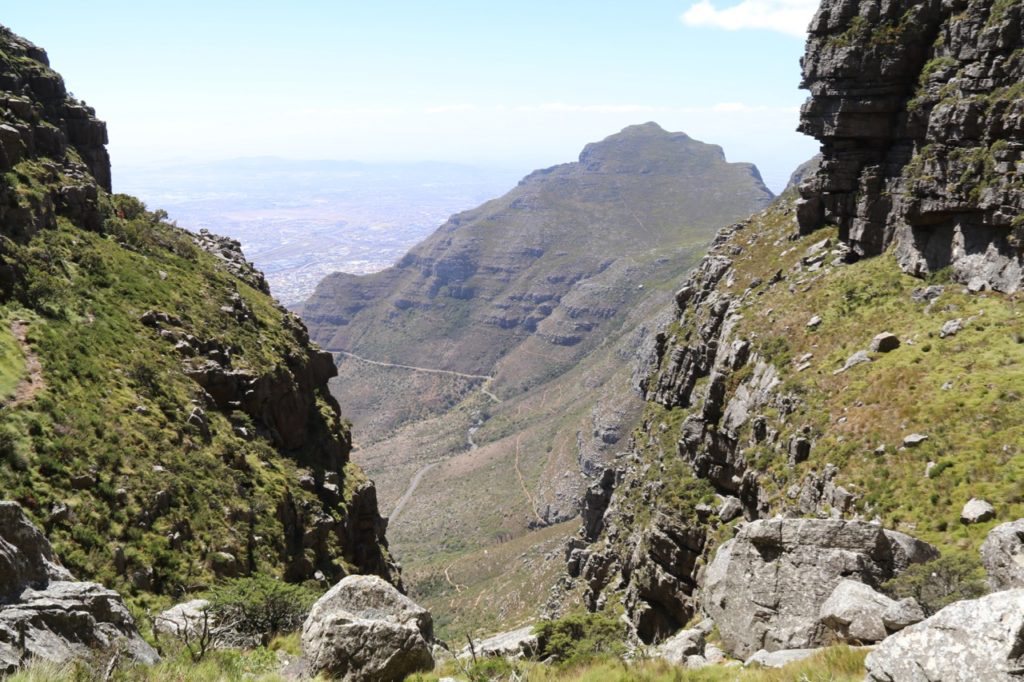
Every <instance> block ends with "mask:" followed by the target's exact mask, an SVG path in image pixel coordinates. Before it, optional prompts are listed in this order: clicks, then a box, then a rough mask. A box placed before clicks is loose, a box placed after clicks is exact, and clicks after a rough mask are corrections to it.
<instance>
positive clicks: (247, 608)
mask: <svg viewBox="0 0 1024 682" xmlns="http://www.w3.org/2000/svg"><path fill="white" fill-rule="evenodd" d="M320 595H321V592H320V590H318V589H312V588H308V587H304V586H302V585H295V584H292V583H286V582H282V581H280V580H276V579H274V578H271V577H269V576H266V575H256V576H252V577H246V578H235V579H232V580H227V581H225V582H223V583H221V584H219V585H217V586H216V587H214V588H213V590H211V591H210V594H209V596H208V599H209V602H210V609H209V610H210V614H211V616H213V618H214V619H215V621H216V622H218V623H230V624H231V627H232V629H234V630H236V631H237V632H239V633H240V634H243V635H252V636H255V637H257V638H264V639H266V640H267V641H269V640H270V639H271V638H273V637H275V636H277V635H281V634H285V633H289V632H293V631H295V630H297V629H298V628H299V627H301V625H302V623H303V621H304V620H305V619H306V616H307V615H308V614H309V609H310V608H311V607H312V606H313V603H314V602H316V600H317V599H319V598H320Z"/></svg>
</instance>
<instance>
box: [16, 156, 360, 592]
mask: <svg viewBox="0 0 1024 682" xmlns="http://www.w3.org/2000/svg"><path fill="white" fill-rule="evenodd" d="M37 166H38V164H37V163H36V162H24V163H23V164H19V166H18V167H17V169H16V172H15V173H13V174H8V175H9V176H11V175H13V176H14V181H15V182H16V184H15V187H16V189H18V190H19V191H24V192H27V193H32V192H36V191H41V190H40V188H39V186H38V184H39V183H40V182H42V181H43V180H41V179H40V178H41V175H40V173H41V172H42V171H40V170H39V168H38V167H37ZM47 172H49V171H47ZM44 179H45V178H44ZM49 180H50V181H53V180H54V179H53V178H49ZM102 202H103V210H104V213H105V215H106V218H105V223H104V230H103V232H94V231H86V230H82V229H79V228H78V227H76V226H75V225H73V224H71V223H70V222H69V221H67V220H65V219H63V218H59V219H58V220H57V224H56V227H55V228H53V229H45V230H40V231H38V232H37V233H36V234H35V235H34V236H32V237H31V239H29V240H27V241H25V242H16V241H13V240H11V239H4V251H5V259H6V261H7V262H8V263H16V264H17V265H18V267H19V268H20V271H21V272H23V273H24V277H23V279H22V280H21V281H20V282H19V283H18V286H17V287H16V288H15V289H14V290H13V291H12V292H11V293H12V298H10V300H8V301H7V302H6V303H4V304H2V305H0V320H2V323H0V387H2V390H3V391H4V392H5V393H7V394H8V395H9V394H10V391H11V390H12V387H13V386H15V385H16V384H17V383H18V382H19V381H21V380H22V379H23V378H24V374H25V357H26V355H27V354H31V355H32V356H33V357H34V358H36V359H37V360H38V363H39V366H40V369H41V381H40V382H39V385H38V386H36V388H37V391H36V392H35V394H34V395H32V396H31V398H32V399H31V400H25V401H23V402H21V403H19V404H17V405H13V406H11V407H10V409H8V410H6V411H5V414H4V420H3V424H2V425H0V460H2V462H0V485H2V486H3V488H4V490H5V497H6V498H8V499H14V500H17V501H18V502H20V503H21V504H22V505H23V506H24V507H25V508H26V510H27V511H28V512H29V514H30V515H32V516H33V517H34V518H35V520H36V521H37V522H38V523H39V524H40V526H43V527H45V528H46V529H47V531H48V534H49V536H50V538H51V540H52V542H53V543H54V546H55V548H56V550H57V553H58V555H59V556H60V557H61V560H62V561H63V563H64V564H65V565H66V566H67V567H68V568H69V569H70V570H71V571H72V572H73V573H74V574H75V575H77V576H80V577H82V578H89V579H93V580H97V581H99V582H103V583H104V584H107V585H109V586H111V587H114V588H115V589H118V590H119V591H121V592H122V593H124V594H126V595H128V596H129V597H130V598H133V599H134V601H135V602H136V603H138V604H140V605H142V606H147V607H149V606H154V607H156V606H160V605H166V604H167V603H168V602H169V601H170V600H171V599H173V598H177V597H179V596H180V595H181V594H183V593H186V592H189V591H195V590H197V589H202V588H203V587H204V586H205V585H209V584H211V582H212V579H213V577H214V576H213V574H212V573H211V563H210V559H211V557H212V556H213V554H214V553H215V552H230V553H231V554H233V555H234V556H235V557H237V558H238V560H239V561H240V562H243V565H245V566H248V567H251V569H252V570H254V571H255V572H257V573H266V574H279V573H280V571H281V566H280V557H281V543H282V542H283V530H282V527H281V522H280V520H278V518H277V517H276V515H275V513H274V512H275V510H276V508H277V505H278V504H279V502H280V500H281V499H282V497H283V496H284V495H285V492H286V491H290V492H291V494H292V495H293V496H295V497H297V498H299V499H302V498H306V499H308V500H309V501H310V502H313V503H316V498H315V497H314V496H313V495H312V494H310V493H306V492H305V491H301V490H298V489H297V486H295V485H294V483H293V482H294V481H296V480H297V479H298V476H299V471H300V468H301V467H303V466H310V467H315V466H320V465H321V462H322V461H323V459H322V454H321V450H320V448H322V447H323V446H324V444H325V443H329V442H332V441H333V442H336V443H337V444H338V447H339V448H340V449H342V451H343V448H344V447H345V445H344V439H345V438H346V437H347V436H346V435H345V434H344V433H343V432H342V431H341V430H340V425H339V424H338V423H337V420H336V418H335V417H334V416H333V413H332V412H331V411H330V408H329V407H328V404H327V399H328V397H327V395H326V393H324V394H322V395H320V396H318V406H317V411H316V414H314V415H311V420H310V438H309V439H308V440H309V443H310V444H309V445H308V446H304V448H302V449H299V450H296V451H294V452H290V453H287V455H286V456H282V455H283V453H282V452H281V450H280V449H279V448H278V447H277V446H276V445H274V443H273V442H272V440H271V438H270V437H269V435H268V434H260V433H257V434H256V437H252V435H250V434H252V433H253V431H255V429H254V428H253V423H252V421H251V420H250V419H249V418H248V417H247V416H246V415H244V414H242V413H241V412H235V413H231V414H227V413H222V412H219V411H217V410H216V409H212V408H211V407H210V406H209V405H208V404H207V405H206V421H207V425H208V427H209V433H208V434H207V433H206V432H205V431H204V429H202V428H200V426H198V425H195V424H191V423H187V422H188V419H189V416H190V414H191V413H192V411H193V410H194V409H195V407H196V405H203V404H205V403H206V401H205V399H204V397H203V396H202V391H201V389H200V388H199V386H198V385H197V384H196V383H195V382H194V381H193V380H192V379H190V378H189V377H188V376H186V375H185V373H184V372H183V367H182V359H181V357H180V356H179V355H178V354H177V353H176V352H175V351H174V350H173V345H174V344H173V341H168V340H166V339H164V338H162V337H161V336H160V335H159V334H158V333H157V331H156V330H154V329H152V328H149V327H146V326H145V325H143V323H142V322H141V321H140V317H141V316H142V314H143V313H145V312H146V311H147V310H158V311H163V312H167V313H169V314H171V315H174V316H176V317H178V318H180V319H181V320H182V326H183V327H184V328H185V329H186V330H187V331H188V332H189V333H191V334H193V335H194V336H195V337H197V338H199V339H204V340H211V341H216V342H217V343H219V344H220V345H221V346H222V347H224V348H229V349H231V351H232V358H231V362H232V366H233V367H234V368H236V369H245V370H249V371H251V372H253V373H254V374H265V373H272V372H280V371H281V368H282V367H283V366H284V364H285V358H289V357H303V356H304V354H305V347H304V345H303V340H302V338H301V335H300V334H299V333H298V331H297V329H298V328H297V326H296V324H295V322H294V321H293V319H292V318H291V316H290V315H289V314H288V313H286V312H284V311H283V310H282V309H280V308H278V307H277V306H276V305H275V304H274V302H273V301H272V300H271V299H270V298H269V297H268V296H266V295H264V294H262V293H261V292H259V291H256V290H254V289H252V288H250V287H249V286H247V285H246V284H244V283H243V282H241V281H240V280H238V279H237V278H235V277H233V276H232V275H230V274H229V273H228V272H227V271H226V270H225V269H223V268H222V267H221V266H220V265H219V264H218V262H217V260H216V259H215V258H214V257H213V256H211V255H209V254H207V253H205V252H204V251H202V250H200V249H199V248H197V247H196V246H195V245H194V243H193V241H192V239H191V237H189V236H188V235H187V234H186V233H185V232H184V231H183V230H180V229H178V228H176V227H173V226H171V225H168V224H166V223H165V222H163V217H164V215H163V214H160V213H150V212H148V211H146V210H145V207H144V206H143V205H142V203H141V202H139V201H138V200H136V199H134V198H131V197H126V196H123V195H116V196H113V197H109V198H107V197H102ZM236 293H237V295H238V296H240V297H241V300H242V301H244V304H245V306H247V307H248V309H249V310H251V311H252V318H253V319H252V320H251V321H249V322H244V323H240V322H239V321H238V320H236V319H235V318H234V317H233V316H232V315H230V314H226V313H225V312H224V309H225V307H227V309H229V310H230V307H229V306H230V303H231V296H232V295H235V294H236ZM14 319H20V320H24V322H25V324H24V328H25V338H26V340H25V344H24V348H19V347H18V343H17V340H16V339H14V338H13V336H12V333H11V328H10V321H11V320H14ZM240 428H246V429H247V431H241V430H240ZM346 471H347V472H348V473H349V477H348V479H349V480H347V481H346V487H345V490H346V493H347V494H351V491H352V485H353V484H354V482H355V481H356V480H357V479H358V477H359V476H360V475H361V474H358V473H357V470H356V469H355V468H354V467H353V468H350V469H347V470H346ZM158 495H159V496H160V497H161V498H164V499H166V500H167V502H166V503H161V504H162V505H163V506H161V504H157V503H156V502H155V500H156V499H157V496H158ZM60 505H66V506H67V508H68V511H67V512H66V513H65V514H62V515H58V516H53V517H51V516H50V512H51V510H52V509H55V508H58V507H59V506H60ZM343 512H344V507H343V506H342V507H339V509H338V511H337V513H339V514H341V513H343ZM250 519H251V521H250ZM254 537H260V538H262V540H261V541H260V542H258V543H252V542H250V538H254ZM174 538H177V539H174ZM119 548H120V549H119ZM118 553H121V554H122V555H123V557H124V563H123V565H122V566H121V567H117V566H116V563H117V562H115V561H114V556H115V555H117V554H118ZM337 554H338V555H341V554H342V550H341V548H338V550H337ZM246 570H248V569H246Z"/></svg>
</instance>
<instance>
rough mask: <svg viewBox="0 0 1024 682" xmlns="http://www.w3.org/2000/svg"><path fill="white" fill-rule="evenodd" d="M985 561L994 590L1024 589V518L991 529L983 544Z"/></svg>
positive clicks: (982, 552)
mask: <svg viewBox="0 0 1024 682" xmlns="http://www.w3.org/2000/svg"><path fill="white" fill-rule="evenodd" d="M981 563H982V564H983V565H984V566H985V571H986V572H987V573H988V584H989V587H991V588H992V590H993V591H998V590H1010V589H1017V588H1024V519H1017V520H1016V521H1011V522H1009V523H1003V524H1000V525H998V526H996V527H995V528H993V529H992V530H991V531H990V532H989V534H988V537H986V538H985V542H983V543H982V544H981Z"/></svg>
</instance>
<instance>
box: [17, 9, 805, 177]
mask: <svg viewBox="0 0 1024 682" xmlns="http://www.w3.org/2000/svg"><path fill="white" fill-rule="evenodd" d="M816 6H817V2H816V0H641V1H640V2H626V1H625V0H517V2H514V3H511V2H495V1H493V0H492V1H489V2H481V1H480V0H431V1H430V2H427V1H426V0H374V1H373V2H371V1H369V0H360V1H358V2H356V1H353V0H334V1H333V2H312V1H309V0H292V1H290V2H266V1H261V0H246V1H245V2H239V1H236V0H216V2H214V1H213V0H205V1H196V0H175V1H174V2H142V1H140V0H132V1H121V0H93V1H90V2H82V1H81V0H75V1H65V0H33V1H32V2H12V3H10V4H9V5H8V6H7V7H6V8H5V9H4V11H3V14H2V16H0V23H3V24H4V25H6V26H8V27H9V28H11V29H13V30H14V31H15V32H16V33H18V34H20V35H22V36H24V37H25V38H28V39H29V40H31V41H33V42H34V43H36V44H37V45H39V46H41V47H43V48H45V49H46V50H47V52H48V53H49V55H50V62H51V65H52V66H53V67H54V68H55V69H56V70H57V71H59V72H60V73H61V74H62V75H63V76H64V78H65V81H66V83H67V85H68V87H69V89H70V90H71V91H72V92H74V94H75V95H76V96H77V97H79V98H81V99H84V100H85V101H86V102H87V103H88V104H90V105H92V106H94V107H95V108H96V110H97V115H98V116H99V117H100V118H102V119H104V120H106V121H107V123H108V129H109V133H110V145H109V149H110V152H111V156H112V159H113V164H114V182H115V189H116V183H117V174H118V169H119V168H126V167H130V166H154V165H159V164H161V163H164V162H167V161H169V160H212V159H225V158H237V157H246V156H281V157H287V158H295V159H353V160H361V161H370V162H373V161H421V160H435V161H455V162H462V163H473V164H487V165H499V166H504V167H511V168H521V169H522V170H523V172H524V173H525V172H527V171H529V170H532V169H534V168H541V167H546V166H550V165H553V164H556V163H563V162H567V161H572V160H574V159H575V158H576V157H577V155H578V154H579V151H580V149H582V147H583V145H585V144H586V143H588V142H592V141H595V140H600V139H602V138H604V137H606V136H607V135H610V134H612V133H614V132H616V131H618V130H619V129H621V128H623V127H625V126H626V125H630V124H635V123H643V122H646V121H652V120H653V121H656V122H658V123H659V124H661V125H662V127H664V128H666V129H668V130H673V131H682V132H685V133H687V134H689V135H690V136H691V137H694V138H697V139H699V140H702V141H704V142H710V143H714V144H718V145H721V146H722V147H723V148H724V150H725V153H726V156H727V158H728V159H729V160H730V161H749V162H753V163H756V164H757V166H758V167H759V168H760V169H761V172H762V175H763V176H764V177H765V180H766V181H767V182H768V184H769V186H772V188H773V189H776V190H778V189H781V186H782V185H783V184H784V183H785V180H786V178H787V177H788V175H789V173H790V172H791V171H792V170H793V169H794V168H795V167H796V166H797V165H798V164H799V163H801V162H802V161H804V160H806V159H808V158H810V157H811V156H812V155H813V154H814V153H815V152H816V151H817V144H816V143H815V142H814V141H813V140H811V139H809V138H806V137H804V136H802V135H800V134H799V133H796V132H795V128H796V125H797V121H798V112H799V107H800V104H801V103H802V102H803V101H804V100H805V99H806V96H807V95H806V93H805V92H803V91H801V90H800V89H799V81H800V67H799V59H800V56H801V54H802V53H803V44H804V36H805V31H806V27H807V24H808V22H809V20H810V18H811V16H812V15H813V12H814V10H815V9H816Z"/></svg>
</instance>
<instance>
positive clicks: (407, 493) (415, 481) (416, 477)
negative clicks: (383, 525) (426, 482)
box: [388, 462, 440, 523]
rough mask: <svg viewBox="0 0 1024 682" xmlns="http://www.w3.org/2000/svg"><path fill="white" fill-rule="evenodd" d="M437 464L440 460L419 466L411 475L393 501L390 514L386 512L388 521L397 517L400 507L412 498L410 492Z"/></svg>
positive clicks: (402, 507) (413, 490) (390, 521)
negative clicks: (407, 482)
mask: <svg viewBox="0 0 1024 682" xmlns="http://www.w3.org/2000/svg"><path fill="white" fill-rule="evenodd" d="M438 464H440V462H431V463H430V464H427V465H426V466H424V467H420V470H419V471H417V472H416V474H415V475H413V477H412V480H411V481H409V487H408V488H406V489H405V492H404V493H402V496H401V497H400V498H399V499H398V502H396V503H395V508H394V509H392V510H391V513H390V514H388V522H389V523H392V522H394V520H395V519H397V518H398V515H399V514H400V513H402V509H404V508H405V505H406V504H408V503H409V500H410V499H412V494H413V493H414V492H416V487H417V486H418V485H419V484H420V481H422V480H423V477H424V476H425V475H426V474H427V472H428V471H430V470H431V469H433V468H434V467H436V466H437V465H438Z"/></svg>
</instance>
